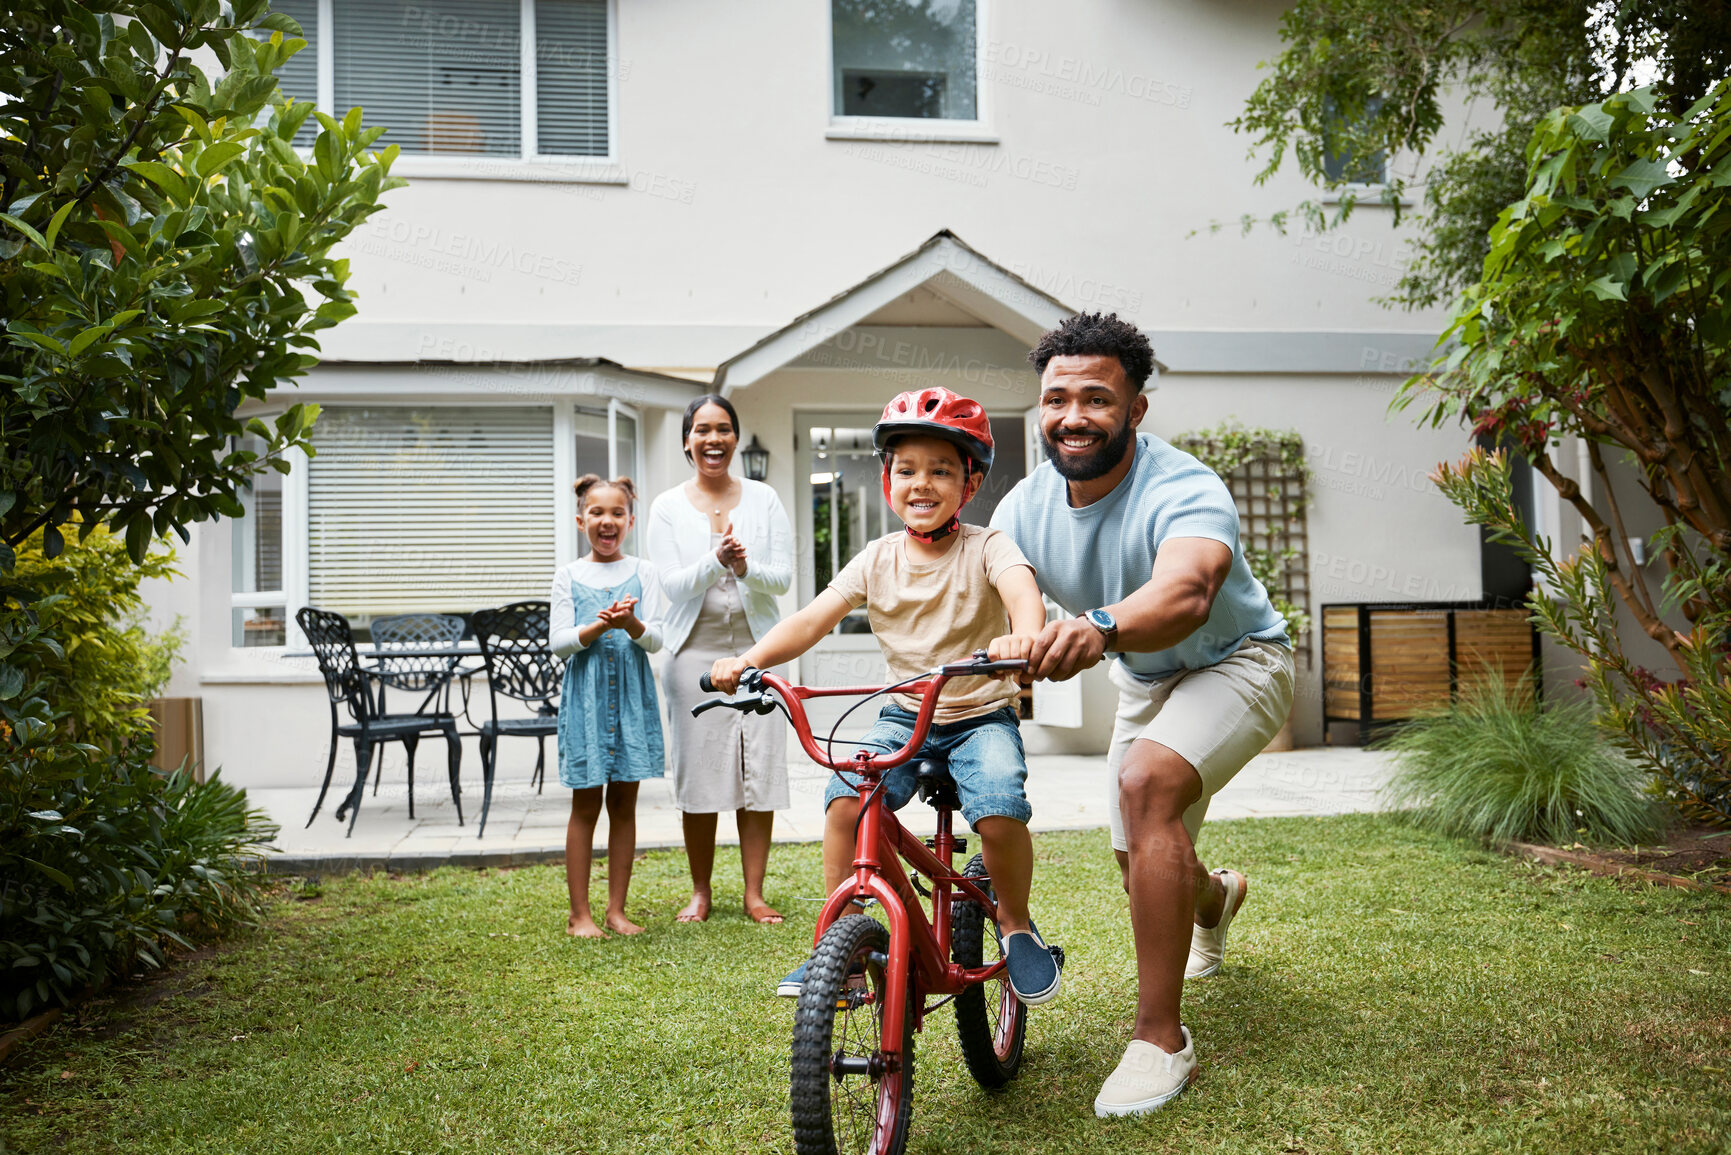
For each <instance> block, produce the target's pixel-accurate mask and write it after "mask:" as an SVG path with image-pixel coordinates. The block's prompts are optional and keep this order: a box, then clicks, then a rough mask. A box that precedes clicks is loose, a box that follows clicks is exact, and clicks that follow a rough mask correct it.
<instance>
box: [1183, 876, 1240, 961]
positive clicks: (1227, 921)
mask: <svg viewBox="0 0 1731 1155" xmlns="http://www.w3.org/2000/svg"><path fill="white" fill-rule="evenodd" d="M1214 874H1215V876H1216V877H1218V878H1219V879H1220V881H1221V882H1222V883H1224V884H1225V886H1226V904H1225V905H1224V906H1222V907H1221V908H1220V921H1219V922H1217V923H1215V924H1214V925H1213V926H1206V927H1204V926H1194V925H1193V926H1191V928H1190V961H1189V963H1187V964H1186V965H1185V967H1184V977H1185V978H1187V979H1205V978H1207V977H1208V976H1209V975H1211V974H1213V973H1214V972H1215V971H1217V970H1219V969H1220V964H1221V963H1222V962H1224V961H1225V959H1226V928H1227V927H1228V926H1231V925H1232V918H1233V916H1234V915H1236V914H1237V913H1238V911H1239V908H1240V907H1242V906H1243V905H1244V898H1245V896H1246V895H1248V894H1249V893H1250V880H1249V879H1248V878H1245V877H1244V876H1243V875H1242V874H1240V873H1238V872H1237V871H1236V870H1226V869H1224V868H1222V869H1220V870H1216V871H1214Z"/></svg>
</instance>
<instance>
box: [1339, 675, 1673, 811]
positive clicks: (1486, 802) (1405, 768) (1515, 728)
mask: <svg viewBox="0 0 1731 1155" xmlns="http://www.w3.org/2000/svg"><path fill="white" fill-rule="evenodd" d="M1373 745H1375V746H1376V747H1378V748H1380V749H1385V750H1392V751H1394V752H1395V753H1396V754H1397V755H1399V758H1398V761H1397V762H1396V766H1395V776H1394V778H1393V780H1392V781H1391V782H1390V784H1389V786H1388V796H1389V799H1390V801H1391V802H1393V803H1394V804H1395V805H1397V806H1412V807H1416V809H1414V810H1413V812H1412V817H1413V818H1414V820H1415V821H1417V822H1418V823H1419V824H1420V825H1423V826H1427V827H1429V828H1431V829H1433V830H1439V831H1441V832H1443V833H1445V834H1452V835H1458V836H1463V837H1469V838H1472V837H1482V838H1493V839H1519V840H1521V841H1527V842H1542V843H1550V844H1561V845H1568V844H1569V843H1571V842H1574V841H1575V840H1576V839H1577V838H1584V839H1586V840H1587V841H1590V842H1595V843H1625V844H1626V843H1631V842H1640V841H1645V840H1649V839H1652V838H1654V837H1656V836H1657V835H1658V833H1659V831H1660V828H1661V816H1662V809H1661V807H1660V805H1659V804H1658V802H1657V800H1656V799H1654V798H1653V797H1652V796H1651V795H1648V794H1645V793H1643V792H1642V789H1641V787H1642V783H1643V779H1644V777H1645V775H1644V772H1643V771H1642V769H1641V768H1640V767H1639V766H1637V765H1636V764H1635V763H1633V762H1631V761H1630V760H1629V759H1628V758H1626V757H1625V756H1624V755H1623V754H1622V753H1620V752H1619V751H1617V750H1616V749H1614V748H1613V747H1611V746H1610V745H1609V744H1608V743H1607V742H1606V741H1605V740H1604V738H1603V736H1602V734H1601V731H1600V729H1599V727H1598V725H1597V724H1596V723H1595V722H1594V721H1593V712H1592V709H1591V708H1590V707H1589V706H1587V705H1585V704H1584V703H1576V702H1567V703H1557V704H1552V705H1549V706H1543V707H1541V706H1540V705H1539V704H1538V703H1537V702H1535V701H1534V696H1533V694H1532V692H1531V686H1530V684H1529V683H1528V682H1527V680H1526V679H1524V678H1523V679H1522V680H1521V681H1520V682H1519V683H1517V684H1516V685H1515V686H1509V685H1507V684H1505V683H1504V681H1503V679H1502V675H1501V674H1500V673H1499V672H1497V671H1496V670H1495V669H1487V670H1486V671H1485V673H1484V675H1483V676H1482V677H1481V678H1480V679H1478V680H1476V681H1474V682H1471V683H1468V684H1467V685H1465V686H1463V688H1462V690H1461V695H1460V700H1459V701H1458V702H1456V703H1455V704H1454V706H1452V707H1451V708H1449V709H1447V710H1442V711H1437V712H1434V713H1430V714H1426V715H1422V716H1420V717H1419V718H1416V719H1414V720H1413V721H1412V722H1410V723H1408V724H1406V725H1405V726H1402V727H1401V728H1400V729H1398V730H1396V731H1394V732H1393V733H1392V734H1390V735H1388V736H1387V737H1384V738H1381V739H1379V740H1378V741H1377V742H1375V743H1373Z"/></svg>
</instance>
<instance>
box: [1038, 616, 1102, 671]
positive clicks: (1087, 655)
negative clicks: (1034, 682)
mask: <svg viewBox="0 0 1731 1155" xmlns="http://www.w3.org/2000/svg"><path fill="white" fill-rule="evenodd" d="M1105 654H1106V635H1105V634H1102V633H1101V632H1100V631H1099V630H1097V629H1095V628H1094V627H1093V626H1091V625H1089V624H1088V620H1087V619H1086V618H1060V619H1059V620H1058V621H1055V622H1052V623H1050V624H1048V625H1047V626H1046V628H1045V629H1044V630H1041V631H1040V636H1039V637H1038V638H1035V639H1034V646H1033V649H1032V651H1031V652H1030V653H1029V654H1028V672H1029V673H1030V674H1032V675H1033V676H1034V677H1035V678H1050V679H1051V680H1052V681H1054V682H1062V681H1066V680H1068V679H1070V678H1073V677H1075V676H1076V675H1077V674H1079V673H1081V672H1082V671H1083V670H1086V669H1087V668H1088V667H1089V666H1092V665H1096V664H1098V662H1099V661H1100V659H1101V658H1102V657H1104V656H1105Z"/></svg>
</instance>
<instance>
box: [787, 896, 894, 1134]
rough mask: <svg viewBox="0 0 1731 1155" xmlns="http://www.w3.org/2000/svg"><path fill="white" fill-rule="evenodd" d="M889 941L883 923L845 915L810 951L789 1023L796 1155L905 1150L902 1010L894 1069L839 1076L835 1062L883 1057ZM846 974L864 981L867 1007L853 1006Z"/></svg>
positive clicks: (854, 997)
mask: <svg viewBox="0 0 1731 1155" xmlns="http://www.w3.org/2000/svg"><path fill="white" fill-rule="evenodd" d="M889 944H890V936H889V931H888V930H886V929H885V928H884V926H883V924H881V923H879V922H877V921H876V920H875V919H873V918H871V917H869V916H867V915H863V914H850V915H848V916H847V917H845V918H841V919H837V920H836V922H835V924H834V925H833V926H831V927H830V928H829V929H828V930H827V931H825V932H824V935H823V938H822V939H820V940H819V941H818V944H817V949H816V950H815V951H813V952H812V956H811V962H810V964H809V965H808V966H807V968H806V972H805V985H804V986H803V987H802V988H801V990H800V996H799V1005H798V1007H797V1008H796V1009H795V1011H794V1020H793V1061H792V1071H791V1087H790V1091H791V1095H790V1103H791V1106H792V1113H793V1144H794V1149H795V1150H796V1151H798V1152H799V1155H854V1153H858V1155H901V1153H902V1152H903V1151H904V1150H905V1149H906V1148H907V1143H908V1123H909V1120H910V1119H911V1118H912V1117H913V1098H914V1035H913V1019H912V1016H911V1015H908V1014H907V1011H908V1007H907V1006H906V1005H904V1006H903V1007H902V1008H900V1011H901V1013H902V1015H903V1030H902V1054H901V1062H900V1064H899V1066H898V1068H897V1069H896V1070H895V1071H893V1072H887V1073H883V1074H880V1075H879V1076H877V1077H876V1078H873V1077H872V1076H871V1075H869V1074H867V1073H865V1072H859V1071H855V1072H849V1073H843V1074H838V1073H837V1062H836V1061H837V1060H838V1059H840V1058H843V1057H845V1058H849V1059H853V1060H861V1059H864V1060H870V1059H871V1058H872V1057H873V1056H874V1055H876V1056H878V1057H879V1058H881V1057H882V1051H881V1050H880V1049H879V1048H878V1043H879V1041H880V1040H881V1038H882V1029H881V1028H882V1011H883V1007H884V1004H883V990H884V981H885V971H884V966H885V961H886V959H885V956H886V954H887V952H888V950H889ZM850 975H859V976H861V977H863V979H864V984H863V986H864V989H865V990H867V991H869V992H871V993H872V994H873V995H875V996H876V997H875V998H874V999H873V1000H872V1001H871V1002H870V1003H866V1004H863V1005H862V1004H860V1003H859V1002H858V992H859V991H860V989H861V985H860V984H858V983H856V984H854V986H853V987H852V988H850V986H849V983H848V978H849V976H850ZM910 977H911V976H910ZM850 989H851V991H852V997H850ZM910 993H911V992H910ZM838 1025H839V1027H840V1030H839V1032H838V1030H837V1027H838ZM838 1033H839V1036H840V1040H841V1041H840V1044H839V1045H838V1044H837V1036H838Z"/></svg>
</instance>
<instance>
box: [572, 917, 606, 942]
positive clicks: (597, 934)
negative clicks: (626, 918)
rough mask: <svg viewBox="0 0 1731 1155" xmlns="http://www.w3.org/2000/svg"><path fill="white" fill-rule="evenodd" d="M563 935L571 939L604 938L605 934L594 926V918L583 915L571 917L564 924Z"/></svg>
mask: <svg viewBox="0 0 1731 1155" xmlns="http://www.w3.org/2000/svg"><path fill="white" fill-rule="evenodd" d="M565 933H566V934H568V935H570V936H571V937H573V938H606V937H607V932H606V931H604V930H602V929H601V928H600V927H598V926H596V925H595V920H594V918H592V917H590V916H589V915H584V916H583V917H582V918H578V917H577V916H576V915H572V916H571V918H570V920H569V921H568V922H566V924H565Z"/></svg>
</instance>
